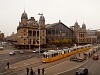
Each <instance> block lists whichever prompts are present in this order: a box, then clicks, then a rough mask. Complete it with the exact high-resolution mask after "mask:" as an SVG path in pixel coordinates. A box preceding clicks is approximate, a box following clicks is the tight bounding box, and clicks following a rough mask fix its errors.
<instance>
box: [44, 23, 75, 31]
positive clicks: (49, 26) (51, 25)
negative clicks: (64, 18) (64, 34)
mask: <svg viewBox="0 0 100 75" xmlns="http://www.w3.org/2000/svg"><path fill="white" fill-rule="evenodd" d="M60 24H62V25H64V26H65V27H66V28H68V29H69V30H71V31H73V30H72V29H70V28H69V27H67V26H66V25H65V24H63V23H62V22H60V21H59V22H57V23H53V24H46V29H49V28H54V27H55V26H57V25H60Z"/></svg>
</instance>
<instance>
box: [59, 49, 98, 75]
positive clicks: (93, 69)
mask: <svg viewBox="0 0 100 75" xmlns="http://www.w3.org/2000/svg"><path fill="white" fill-rule="evenodd" d="M96 54H98V55H99V57H100V51H98V52H96ZM80 67H85V68H87V69H88V71H89V74H88V75H100V59H99V60H93V59H92V58H91V59H89V60H88V61H87V62H86V63H85V64H84V65H82V66H80ZM77 70H78V68H76V69H74V70H71V71H68V72H65V73H62V74H59V75H75V73H76V71H77Z"/></svg>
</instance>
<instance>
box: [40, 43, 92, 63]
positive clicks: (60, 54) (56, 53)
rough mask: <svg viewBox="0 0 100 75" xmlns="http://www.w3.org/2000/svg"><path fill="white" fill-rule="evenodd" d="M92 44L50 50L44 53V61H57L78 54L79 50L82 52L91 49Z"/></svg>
mask: <svg viewBox="0 0 100 75" xmlns="http://www.w3.org/2000/svg"><path fill="white" fill-rule="evenodd" d="M91 47H92V46H91V44H87V45H84V46H74V47H72V48H65V49H63V50H48V52H44V53H43V59H42V62H45V63H48V62H52V61H56V60H59V59H62V58H65V57H68V56H70V55H73V54H76V53H78V52H82V51H85V50H89V49H91Z"/></svg>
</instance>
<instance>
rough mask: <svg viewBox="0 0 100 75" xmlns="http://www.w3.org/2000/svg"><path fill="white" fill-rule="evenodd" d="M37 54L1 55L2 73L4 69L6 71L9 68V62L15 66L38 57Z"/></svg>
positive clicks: (0, 70) (0, 66)
mask: <svg viewBox="0 0 100 75" xmlns="http://www.w3.org/2000/svg"><path fill="white" fill-rule="evenodd" d="M36 55H37V54H35V53H34V54H33V53H24V54H19V53H16V54H15V55H9V53H8V54H0V68H1V69H0V72H2V69H4V68H5V67H6V66H7V62H9V64H10V65H11V64H14V63H17V62H19V61H23V60H26V59H29V58H33V57H36Z"/></svg>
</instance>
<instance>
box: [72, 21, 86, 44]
mask: <svg viewBox="0 0 100 75" xmlns="http://www.w3.org/2000/svg"><path fill="white" fill-rule="evenodd" d="M70 28H71V29H72V30H73V31H74V32H75V35H76V37H77V39H76V40H77V44H86V43H87V32H86V25H85V24H84V23H83V24H82V27H80V25H79V24H78V22H77V21H76V22H75V24H74V26H71V27H70Z"/></svg>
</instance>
